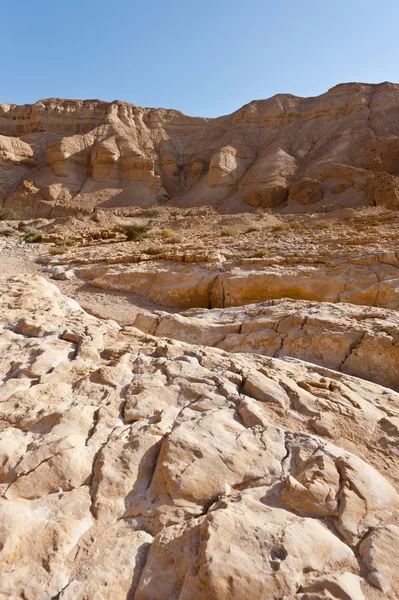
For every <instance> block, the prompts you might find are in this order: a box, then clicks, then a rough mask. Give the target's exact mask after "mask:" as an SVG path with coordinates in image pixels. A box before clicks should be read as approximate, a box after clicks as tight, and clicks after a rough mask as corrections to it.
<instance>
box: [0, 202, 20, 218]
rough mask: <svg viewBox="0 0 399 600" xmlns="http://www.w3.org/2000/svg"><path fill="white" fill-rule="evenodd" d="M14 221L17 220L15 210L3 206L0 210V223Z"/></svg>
mask: <svg viewBox="0 0 399 600" xmlns="http://www.w3.org/2000/svg"><path fill="white" fill-rule="evenodd" d="M16 219H19V216H18V214H17V212H16V211H15V210H13V209H12V208H8V207H5V206H3V207H1V208H0V221H15V220H16Z"/></svg>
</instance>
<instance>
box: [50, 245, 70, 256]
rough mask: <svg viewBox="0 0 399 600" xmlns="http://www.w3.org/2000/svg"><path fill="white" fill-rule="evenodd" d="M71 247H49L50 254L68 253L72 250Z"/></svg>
mask: <svg viewBox="0 0 399 600" xmlns="http://www.w3.org/2000/svg"><path fill="white" fill-rule="evenodd" d="M70 249H71V248H70V247H67V246H53V247H52V248H50V249H49V254H50V255H51V256H56V255H57V254H66V253H67V252H69V251H70Z"/></svg>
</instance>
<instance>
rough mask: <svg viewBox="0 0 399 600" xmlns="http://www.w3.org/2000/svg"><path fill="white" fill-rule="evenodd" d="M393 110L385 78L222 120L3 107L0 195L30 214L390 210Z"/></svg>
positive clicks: (260, 105) (61, 104)
mask: <svg viewBox="0 0 399 600" xmlns="http://www.w3.org/2000/svg"><path fill="white" fill-rule="evenodd" d="M398 102H399V86H398V85H396V84H392V83H387V82H386V83H381V84H378V85H370V84H363V83H348V84H342V85H338V86H335V87H334V88H332V89H330V90H329V91H328V92H327V93H325V94H322V95H321V96H318V97H315V98H299V97H295V96H292V95H289V94H287V95H284V94H278V95H276V96H274V97H273V98H269V99H268V100H259V101H253V102H250V103H249V104H247V105H246V106H243V107H242V108H241V109H239V110H237V111H236V112H235V113H233V114H231V115H228V116H223V117H220V118H217V119H202V118H197V117H195V118H193V117H188V116H186V115H183V114H181V113H180V112H178V111H175V110H165V109H147V108H140V107H138V106H135V105H132V104H128V103H125V102H120V101H115V102H111V103H108V102H101V101H98V100H84V101H81V100H61V99H58V100H57V99H48V100H40V101H38V102H36V103H35V104H33V105H23V106H16V105H11V104H2V105H1V106H0V134H1V135H0V157H1V160H2V165H1V167H0V170H1V174H0V181H1V186H0V199H1V200H2V202H3V203H4V202H5V205H6V206H11V207H14V208H17V209H18V210H20V211H21V213H23V214H24V215H26V216H35V217H36V216H44V217H48V216H51V217H55V216H64V215H68V214H69V215H73V214H75V213H76V211H77V210H81V211H85V212H86V213H90V212H91V211H92V210H93V209H95V208H96V207H97V206H99V207H102V208H104V207H105V208H107V207H108V208H112V207H113V208H115V207H128V206H133V205H136V206H142V207H149V206H153V205H154V204H155V205H156V204H159V203H161V204H163V203H165V202H168V203H169V204H175V205H177V206H185V207H186V206H201V205H203V204H211V205H212V206H218V207H219V208H222V209H224V210H226V209H227V210H228V211H234V212H235V211H237V212H239V211H241V212H242V211H243V210H250V207H253V209H256V208H259V207H264V208H271V209H273V210H288V211H292V212H301V211H303V210H306V209H307V207H308V206H310V205H311V206H312V207H315V208H316V210H318V211H323V210H326V209H330V208H331V207H332V206H335V207H337V206H342V207H345V206H352V207H353V206H367V205H371V206H385V207H388V208H393V209H395V210H397V207H398V197H399V196H398V189H399V186H398V178H397V173H398V172H399V165H398V159H397V154H398V148H399V138H398V136H397V135H395V133H394V132H395V126H397V119H398V116H397V113H398V110H397V109H398ZM395 124H396V125H395ZM316 140H317V141H316Z"/></svg>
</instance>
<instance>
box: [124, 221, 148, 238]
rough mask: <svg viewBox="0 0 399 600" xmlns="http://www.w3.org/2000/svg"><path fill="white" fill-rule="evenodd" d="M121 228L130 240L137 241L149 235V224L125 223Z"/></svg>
mask: <svg viewBox="0 0 399 600" xmlns="http://www.w3.org/2000/svg"><path fill="white" fill-rule="evenodd" d="M121 229H122V232H123V233H124V234H125V235H126V240H127V241H128V242H137V241H139V240H143V239H144V238H147V237H149V233H148V229H149V228H148V226H147V225H124V226H123V227H122V228H121Z"/></svg>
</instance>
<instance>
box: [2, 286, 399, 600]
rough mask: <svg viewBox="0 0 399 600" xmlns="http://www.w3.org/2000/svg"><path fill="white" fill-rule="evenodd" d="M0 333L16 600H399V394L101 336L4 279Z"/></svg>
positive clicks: (8, 577)
mask: <svg viewBox="0 0 399 600" xmlns="http://www.w3.org/2000/svg"><path fill="white" fill-rule="evenodd" d="M287 306H289V303H286V302H282V303H280V308H282V309H284V310H286V308H287ZM276 307H277V308H278V307H279V303H277V304H276ZM264 308H267V307H261V310H263V309H264ZM270 308H273V306H271V307H270ZM305 308H306V309H307V310H309V307H306V303H305V306H303V309H305ZM352 310H353V311H356V310H357V309H356V307H353V309H352ZM350 314H351V313H350V311H349V313H348V314H347V315H346V318H348V319H349V318H353V319H354V318H355V316H354V313H352V314H351V316H349V315H350ZM370 319H371V317H370ZM0 326H1V329H0V351H1V354H2V357H3V360H2V363H1V364H2V367H1V377H2V382H1V385H0V394H1V402H0V491H1V498H0V515H1V518H0V548H1V551H0V573H1V593H2V594H3V595H4V596H5V597H9V598H18V597H25V598H28V599H32V600H33V599H34V598H38V597H40V598H43V599H48V600H51V598H54V597H58V598H59V599H60V600H61V599H62V600H66V599H70V600H72V598H73V599H74V600H77V599H82V600H83V599H85V600H90V599H91V598H93V599H94V598H99V597H101V598H109V599H111V598H112V599H113V600H116V599H118V598H120V599H125V598H137V599H138V600H139V599H148V600H149V599H151V600H152V599H158V598H159V599H161V598H172V597H177V596H179V597H180V598H204V599H205V598H207V599H208V598H214V599H218V600H220V599H223V598H225V599H226V600H227V599H229V600H230V599H237V600H239V599H242V598H243V596H244V595H247V594H248V591H249V590H250V593H251V597H252V598H254V600H256V599H259V600H261V599H263V598H265V597H268V598H275V599H281V600H282V599H283V598H295V599H301V600H305V599H309V598H311V599H312V600H313V598H317V599H319V598H320V599H321V598H336V599H342V598H346V599H348V598H349V599H350V600H361V599H363V598H370V599H372V598H373V599H378V598H381V599H382V598H383V597H392V598H395V597H396V596H397V595H398V593H399V588H398V582H397V578H395V564H396V563H395V561H396V555H395V552H394V550H393V549H394V548H395V539H396V537H397V531H396V530H397V527H396V524H397V519H398V515H399V495H398V494H397V490H398V486H399V467H398V461H397V454H395V452H397V451H396V450H395V449H396V448H397V445H398V439H399V436H398V427H397V424H398V423H399V395H398V394H397V393H396V392H394V391H393V390H390V389H389V388H386V387H382V386H380V385H378V384H376V383H371V382H367V381H365V380H362V379H359V378H356V377H353V376H349V375H347V374H344V373H339V372H337V371H333V370H329V369H327V368H326V367H325V366H317V365H311V364H310V363H305V362H301V361H300V360H298V359H289V358H271V357H266V356H263V357H262V356H261V355H259V354H239V353H237V354H235V353H229V352H226V351H224V350H221V349H219V348H210V347H206V346H198V345H194V344H191V343H184V342H182V341H177V340H170V339H169V340H168V339H165V338H161V337H154V336H153V335H150V334H148V333H143V332H141V331H140V330H138V329H137V328H135V327H132V326H126V327H120V326H119V325H118V324H117V323H116V322H114V321H110V320H108V321H100V320H98V319H96V318H95V317H92V316H90V315H88V314H87V313H85V312H84V311H83V310H82V309H81V308H80V307H79V305H78V304H77V303H76V302H74V301H72V300H70V299H68V298H66V297H65V296H63V295H62V294H60V292H59V291H58V290H57V288H56V287H55V286H53V285H52V284H50V283H48V282H47V281H46V280H45V279H43V278H41V277H33V276H32V277H28V276H25V277H13V278H6V277H3V278H1V279H0ZM376 331H377V333H378V334H379V333H380V331H381V330H379V329H377V330H376ZM395 444H396V445H395ZM395 536H396V537H395ZM359 544H360V546H359ZM358 548H360V554H359V551H358ZM366 577H367V579H366Z"/></svg>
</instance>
